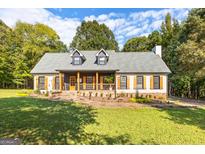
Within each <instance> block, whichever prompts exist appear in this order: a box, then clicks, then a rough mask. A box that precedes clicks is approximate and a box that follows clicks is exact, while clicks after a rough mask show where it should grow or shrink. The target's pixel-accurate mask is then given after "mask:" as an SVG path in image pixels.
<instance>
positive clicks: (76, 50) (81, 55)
mask: <svg viewBox="0 0 205 154" xmlns="http://www.w3.org/2000/svg"><path fill="white" fill-rule="evenodd" d="M76 53H78V54H79V56H80V57H82V58H83V60H86V58H85V56H84V55H83V54H82V53H81V52H80V51H78V49H75V50H74V51H73V52H72V53H71V55H70V56H71V57H73V56H75V54H76Z"/></svg>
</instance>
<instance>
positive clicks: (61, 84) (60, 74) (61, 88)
mask: <svg viewBox="0 0 205 154" xmlns="http://www.w3.org/2000/svg"><path fill="white" fill-rule="evenodd" d="M62 79H63V78H62V73H59V84H60V91H62V90H63V81H62Z"/></svg>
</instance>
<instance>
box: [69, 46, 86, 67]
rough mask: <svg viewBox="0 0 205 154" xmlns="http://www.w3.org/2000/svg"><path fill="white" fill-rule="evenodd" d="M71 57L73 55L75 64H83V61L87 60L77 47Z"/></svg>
mask: <svg viewBox="0 0 205 154" xmlns="http://www.w3.org/2000/svg"><path fill="white" fill-rule="evenodd" d="M71 57H72V64H73V65H82V64H83V62H84V61H85V60H86V58H85V56H84V55H83V54H82V53H81V52H80V51H78V50H77V49H75V50H74V51H73V53H72V54H71Z"/></svg>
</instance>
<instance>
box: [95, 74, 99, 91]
mask: <svg viewBox="0 0 205 154" xmlns="http://www.w3.org/2000/svg"><path fill="white" fill-rule="evenodd" d="M95 81H96V90H98V72H96V80H95Z"/></svg>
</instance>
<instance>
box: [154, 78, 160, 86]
mask: <svg viewBox="0 0 205 154" xmlns="http://www.w3.org/2000/svg"><path fill="white" fill-rule="evenodd" d="M154 89H160V77H159V76H154Z"/></svg>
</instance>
